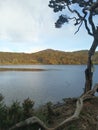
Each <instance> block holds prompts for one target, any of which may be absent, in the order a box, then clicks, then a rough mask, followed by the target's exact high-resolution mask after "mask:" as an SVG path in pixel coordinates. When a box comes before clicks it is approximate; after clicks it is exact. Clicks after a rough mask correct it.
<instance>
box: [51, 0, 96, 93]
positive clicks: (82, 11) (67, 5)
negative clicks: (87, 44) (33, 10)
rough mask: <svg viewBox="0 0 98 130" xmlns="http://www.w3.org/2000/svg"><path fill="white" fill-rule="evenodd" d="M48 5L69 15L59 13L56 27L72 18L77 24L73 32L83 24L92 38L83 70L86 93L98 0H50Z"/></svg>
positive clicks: (91, 65) (91, 66) (90, 68)
mask: <svg viewBox="0 0 98 130" xmlns="http://www.w3.org/2000/svg"><path fill="white" fill-rule="evenodd" d="M49 7H50V8H53V11H54V12H55V13H57V12H59V11H63V10H65V13H66V14H69V15H70V16H68V15H66V14H62V15H60V16H59V18H58V20H57V21H56V23H55V27H56V28H60V27H62V25H63V24H64V23H68V22H69V21H71V20H74V22H73V23H74V25H75V26H78V30H77V31H76V32H75V34H76V33H77V32H78V31H79V30H80V28H81V26H82V25H83V24H84V27H85V29H86V31H87V33H88V34H89V35H90V36H92V37H93V38H94V40H93V43H92V45H91V48H90V49H89V52H88V62H87V68H86V70H85V79H86V81H85V91H84V92H85V93H86V92H87V91H89V90H91V87H92V76H93V63H92V57H93V55H94V53H95V50H96V48H97V45H98V26H97V24H98V23H96V20H95V19H96V18H97V15H98V0H50V1H49ZM63 12H64V11H63Z"/></svg>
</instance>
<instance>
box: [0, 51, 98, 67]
mask: <svg viewBox="0 0 98 130" xmlns="http://www.w3.org/2000/svg"><path fill="white" fill-rule="evenodd" d="M87 54H88V51H87V50H81V51H75V52H64V51H58V50H52V49H47V50H43V51H39V52H36V53H31V54H28V53H10V52H0V64H1V65H5V64H86V63H87ZM93 61H94V63H95V64H98V52H96V54H95V56H94V60H93Z"/></svg>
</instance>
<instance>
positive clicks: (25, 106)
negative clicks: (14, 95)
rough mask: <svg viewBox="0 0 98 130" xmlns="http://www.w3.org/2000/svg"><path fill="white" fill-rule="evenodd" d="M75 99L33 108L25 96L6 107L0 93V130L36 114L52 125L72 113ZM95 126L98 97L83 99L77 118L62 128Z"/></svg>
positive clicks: (34, 129) (35, 129)
mask: <svg viewBox="0 0 98 130" xmlns="http://www.w3.org/2000/svg"><path fill="white" fill-rule="evenodd" d="M76 101H77V99H76V98H67V99H64V100H63V103H57V104H53V103H52V102H48V103H47V104H45V105H43V106H40V107H39V108H36V109H35V108H34V101H32V100H31V99H29V98H27V99H25V100H24V102H23V103H22V104H20V102H18V101H15V102H13V103H12V105H11V106H9V107H8V106H6V105H5V104H4V102H3V96H2V95H0V130H9V128H10V127H12V126H13V125H15V124H16V123H18V122H20V121H23V120H25V119H26V118H29V117H32V116H37V117H38V118H39V119H41V120H42V121H44V122H45V124H47V125H48V126H49V127H53V126H55V125H57V124H59V123H60V122H61V121H62V120H63V119H65V118H66V119H67V118H68V117H69V116H71V115H72V114H73V112H74V111H75V107H76V105H75V104H76ZM39 128H41V126H40V125H39V124H36V123H35V124H33V125H32V124H29V125H26V126H23V127H20V128H15V130H39ZM96 128H98V97H95V98H93V99H90V100H89V101H85V102H84V107H83V110H82V112H81V113H80V118H79V120H77V121H73V122H71V123H70V125H69V123H67V124H66V125H65V126H64V127H63V129H62V130H84V129H85V130H95V129H96ZM41 130H44V129H43V128H42V129H41Z"/></svg>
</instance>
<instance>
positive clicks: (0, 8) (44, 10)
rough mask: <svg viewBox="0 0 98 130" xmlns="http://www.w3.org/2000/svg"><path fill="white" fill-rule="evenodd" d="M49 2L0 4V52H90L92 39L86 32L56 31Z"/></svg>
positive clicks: (69, 28)
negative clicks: (49, 50) (88, 50)
mask: <svg viewBox="0 0 98 130" xmlns="http://www.w3.org/2000/svg"><path fill="white" fill-rule="evenodd" d="M48 2H49V0H36V1H33V0H0V51H7V52H26V53H31V52H36V51H39V50H43V49H48V48H49V49H55V50H62V51H75V50H81V49H89V48H90V45H91V44H92V41H93V39H92V38H91V36H89V35H88V34H87V32H86V30H85V29H83V28H81V30H80V31H79V32H78V33H77V34H76V35H74V32H75V31H76V30H77V28H74V26H73V25H72V26H70V24H65V25H64V26H63V27H62V28H61V29H57V28H55V26H54V23H55V21H56V19H57V16H58V15H57V14H55V13H54V12H53V11H52V9H50V8H49V7H48Z"/></svg>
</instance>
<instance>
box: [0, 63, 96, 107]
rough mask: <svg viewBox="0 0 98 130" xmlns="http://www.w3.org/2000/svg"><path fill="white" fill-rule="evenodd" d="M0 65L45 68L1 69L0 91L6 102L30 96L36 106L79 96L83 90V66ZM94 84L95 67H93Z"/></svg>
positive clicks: (8, 103) (84, 66)
mask: <svg viewBox="0 0 98 130" xmlns="http://www.w3.org/2000/svg"><path fill="white" fill-rule="evenodd" d="M0 68H33V69H45V71H0V93H2V94H3V96H4V97H5V98H4V100H5V102H6V104H7V105H10V104H11V103H12V102H13V101H16V100H18V101H20V102H22V101H23V100H24V99H26V98H28V97H30V98H31V99H32V100H34V101H35V106H39V105H42V104H44V103H46V102H48V101H52V102H58V101H61V100H62V99H63V98H68V97H78V96H80V95H81V94H82V93H83V88H84V84H85V75H84V71H85V68H86V65H5V66H0ZM95 69H96V71H95V72H94V83H96V82H97V75H98V66H95Z"/></svg>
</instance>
